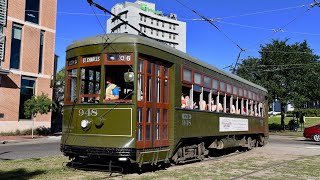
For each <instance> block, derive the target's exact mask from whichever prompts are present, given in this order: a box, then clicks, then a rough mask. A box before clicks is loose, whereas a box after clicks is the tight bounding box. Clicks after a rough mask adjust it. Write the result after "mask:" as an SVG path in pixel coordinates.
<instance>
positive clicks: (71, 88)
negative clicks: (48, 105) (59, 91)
mask: <svg viewBox="0 0 320 180" xmlns="http://www.w3.org/2000/svg"><path fill="white" fill-rule="evenodd" d="M66 78H67V83H66V85H67V88H66V89H67V93H66V97H67V98H66V101H68V102H74V100H75V99H76V97H77V96H76V90H77V88H76V87H77V69H72V70H68V71H67V77H66Z"/></svg>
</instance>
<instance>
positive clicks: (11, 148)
mask: <svg viewBox="0 0 320 180" xmlns="http://www.w3.org/2000/svg"><path fill="white" fill-rule="evenodd" d="M268 146H277V147H296V148H303V149H304V151H307V150H308V149H310V150H311V149H318V148H319V149H320V143H319V142H314V141H311V140H306V139H304V138H303V137H290V136H276V135H271V136H270V138H269V143H268ZM306 153H307V152H306ZM59 155H62V153H61V152H60V138H59V137H55V138H46V139H42V140H38V141H29V142H19V143H8V144H0V161H1V160H12V159H26V158H39V157H45V156H59Z"/></svg>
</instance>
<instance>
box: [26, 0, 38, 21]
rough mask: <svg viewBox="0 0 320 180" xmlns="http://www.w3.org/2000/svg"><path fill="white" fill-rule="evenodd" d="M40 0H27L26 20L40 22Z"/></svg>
mask: <svg viewBox="0 0 320 180" xmlns="http://www.w3.org/2000/svg"><path fill="white" fill-rule="evenodd" d="M39 9H40V0H26V11H25V20H26V21H28V22H32V23H36V24H39Z"/></svg>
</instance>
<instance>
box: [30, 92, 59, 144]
mask: <svg viewBox="0 0 320 180" xmlns="http://www.w3.org/2000/svg"><path fill="white" fill-rule="evenodd" d="M54 107H55V104H54V103H53V101H51V99H50V98H49V97H48V95H47V94H44V93H42V94H41V95H40V96H32V97H31V99H28V100H27V101H26V102H25V103H24V115H25V116H26V117H27V118H30V117H31V118H32V121H33V124H32V138H33V129H34V118H35V117H36V116H37V114H47V113H48V112H50V111H51V110H52V109H54Z"/></svg>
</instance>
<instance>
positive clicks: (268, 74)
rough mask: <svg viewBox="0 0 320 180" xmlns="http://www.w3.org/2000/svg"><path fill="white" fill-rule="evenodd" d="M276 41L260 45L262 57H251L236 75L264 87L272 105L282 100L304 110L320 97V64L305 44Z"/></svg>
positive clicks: (240, 66)
mask: <svg viewBox="0 0 320 180" xmlns="http://www.w3.org/2000/svg"><path fill="white" fill-rule="evenodd" d="M288 41H289V40H288V39H286V40H284V41H280V40H273V41H272V43H270V44H266V45H264V46H261V50H260V51H259V53H260V58H253V57H249V58H247V59H245V60H243V62H242V63H241V64H240V65H239V66H238V68H237V69H236V70H235V73H236V74H237V75H239V76H241V77H243V78H245V79H248V80H250V81H252V82H255V83H257V84H259V85H261V86H263V87H265V88H266V89H267V90H268V92H269V102H273V101H274V100H275V99H277V100H279V101H280V102H281V103H282V104H281V106H282V107H284V106H285V105H286V104H287V103H291V104H294V106H295V107H298V108H299V107H301V105H303V104H304V103H306V102H308V101H313V100H317V99H319V97H320V88H318V86H319V84H320V61H319V56H317V55H315V54H314V53H313V50H312V49H310V47H309V45H308V43H307V42H306V41H304V42H302V43H295V44H288Z"/></svg>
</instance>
